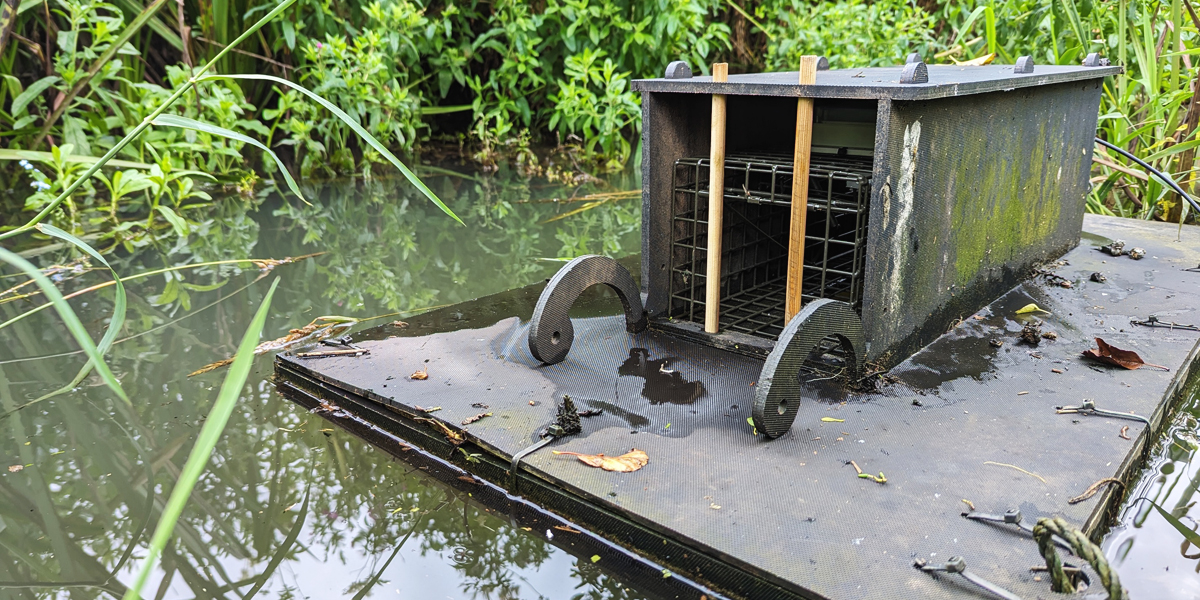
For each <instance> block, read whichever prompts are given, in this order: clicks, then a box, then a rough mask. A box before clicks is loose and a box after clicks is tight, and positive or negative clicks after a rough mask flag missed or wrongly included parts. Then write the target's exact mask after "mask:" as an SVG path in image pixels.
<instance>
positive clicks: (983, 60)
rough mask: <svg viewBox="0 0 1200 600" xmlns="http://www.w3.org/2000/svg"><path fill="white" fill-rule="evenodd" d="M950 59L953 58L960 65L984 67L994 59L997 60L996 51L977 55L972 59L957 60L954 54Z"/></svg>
mask: <svg viewBox="0 0 1200 600" xmlns="http://www.w3.org/2000/svg"><path fill="white" fill-rule="evenodd" d="M950 60H953V61H954V64H956V65H958V66H960V67H982V66H983V65H988V64H991V63H992V61H993V60H996V53H995V52H993V53H991V54H985V55H983V56H977V57H975V58H972V59H971V60H961V61H960V60H957V59H955V58H954V57H953V56H951V57H950Z"/></svg>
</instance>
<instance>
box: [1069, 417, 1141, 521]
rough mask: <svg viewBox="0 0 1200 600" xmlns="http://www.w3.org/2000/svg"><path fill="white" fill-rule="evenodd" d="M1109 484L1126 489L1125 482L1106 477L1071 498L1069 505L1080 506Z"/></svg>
mask: <svg viewBox="0 0 1200 600" xmlns="http://www.w3.org/2000/svg"><path fill="white" fill-rule="evenodd" d="M1127 429H1128V428H1127ZM1109 483H1115V484H1118V485H1120V486H1121V487H1122V488H1124V487H1125V482H1124V481H1121V480H1120V479H1117V478H1116V477H1105V478H1104V479H1101V480H1100V481H1097V482H1096V483H1093V484H1092V487H1089V488H1088V489H1087V491H1086V492H1084V493H1082V494H1080V495H1078V496H1075V497H1074V498H1071V499H1070V500H1067V504H1079V503H1080V502H1083V501H1084V500H1087V499H1088V498H1091V497H1092V496H1095V495H1096V492H1098V491H1100V488H1102V487H1104V486H1105V484H1109Z"/></svg>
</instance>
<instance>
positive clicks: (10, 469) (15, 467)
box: [8, 465, 25, 473]
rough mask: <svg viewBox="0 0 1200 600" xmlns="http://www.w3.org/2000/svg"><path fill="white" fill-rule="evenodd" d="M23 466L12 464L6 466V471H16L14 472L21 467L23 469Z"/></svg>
mask: <svg viewBox="0 0 1200 600" xmlns="http://www.w3.org/2000/svg"><path fill="white" fill-rule="evenodd" d="M24 468H25V465H12V466H10V467H9V468H8V472H9V473H16V472H18V471H20V470H21V469H24Z"/></svg>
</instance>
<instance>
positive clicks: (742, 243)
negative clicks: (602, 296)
mask: <svg viewBox="0 0 1200 600" xmlns="http://www.w3.org/2000/svg"><path fill="white" fill-rule="evenodd" d="M927 69H928V81H927V82H925V83H901V82H900V81H901V76H902V73H903V71H904V67H882V68H864V69H840V70H829V71H819V72H818V73H817V79H816V84H815V85H798V84H796V83H795V82H796V81H798V74H797V73H796V72H784V73H760V74H746V75H731V76H729V81H728V82H724V83H715V82H713V81H712V80H711V78H710V77H690V78H684V79H644V80H637V81H635V82H634V84H633V89H635V90H637V91H640V92H642V118H643V129H642V143H643V150H642V153H643V154H642V155H643V160H642V175H643V184H642V185H643V193H642V197H643V225H642V236H643V238H642V247H643V254H642V277H641V285H642V290H641V291H642V293H643V296H644V300H645V308H646V311H647V313H648V316H649V318H650V320H651V326H652V327H656V328H661V329H670V330H671V331H672V332H673V333H675V334H678V335H682V336H684V337H685V338H688V339H693V340H696V341H700V342H703V343H708V344H712V345H715V346H718V347H723V348H726V349H731V350H735V351H739V352H743V353H747V354H751V355H759V356H763V355H766V354H767V353H768V352H770V350H771V348H772V347H773V346H774V343H775V339H776V337H777V336H778V334H779V332H780V331H781V330H782V328H783V326H784V325H785V322H784V295H783V294H784V283H785V279H786V261H787V252H786V248H787V244H788V237H787V236H788V223H789V221H788V216H789V210H790V209H789V207H790V204H791V196H790V190H791V178H792V153H793V146H794V143H795V137H794V136H795V133H794V132H795V125H796V99H797V98H799V97H808V98H813V99H814V122H813V145H812V166H811V168H810V172H809V202H808V215H809V216H808V219H807V228H806V232H805V255H804V256H805V259H804V267H803V269H804V270H803V273H804V276H803V284H802V295H803V299H804V302H805V303H808V302H809V301H811V300H813V299H816V298H832V299H836V300H841V301H845V302H848V303H850V304H851V305H853V306H854V307H855V309H856V310H857V311H859V313H860V314H861V316H862V321H863V329H864V334H865V339H866V340H867V352H866V353H867V356H866V358H867V360H870V361H873V362H876V363H879V364H881V365H882V366H891V365H893V364H896V363H897V362H899V361H900V360H903V359H904V358H906V357H907V356H909V355H911V354H912V353H913V352H915V351H916V350H917V349H918V348H920V347H922V346H924V345H925V344H927V343H929V342H931V341H932V340H933V339H935V338H936V337H937V336H938V335H940V334H941V333H943V332H945V331H946V329H947V328H948V327H949V326H950V325H951V324H952V323H953V322H955V321H956V320H957V319H959V318H960V317H962V316H963V315H967V314H971V313H973V312H975V311H976V310H978V309H979V308H981V307H983V306H984V305H986V304H987V303H988V302H990V301H991V300H993V299H995V298H996V297H998V296H999V295H1000V294H1002V293H1004V292H1005V291H1007V290H1008V289H1010V288H1012V286H1013V285H1015V284H1016V283H1017V282H1018V281H1019V280H1020V279H1021V278H1022V277H1023V276H1024V275H1027V274H1028V273H1029V271H1030V269H1031V268H1032V267H1033V265H1035V264H1037V263H1039V262H1042V261H1046V260H1051V259H1055V258H1058V257H1059V256H1061V255H1063V254H1064V253H1065V252H1067V251H1068V250H1069V249H1071V248H1072V247H1074V246H1075V245H1077V244H1078V242H1079V236H1080V230H1081V227H1082V222H1083V213H1084V206H1085V201H1086V194H1087V191H1088V173H1089V169H1090V165H1091V156H1092V145H1093V138H1094V136H1095V131H1096V119H1097V110H1098V107H1099V102H1100V94H1101V89H1102V82H1103V78H1104V77H1105V76H1108V75H1112V74H1115V73H1118V72H1120V68H1119V67H1106V66H1098V67H1076V66H1036V67H1034V68H1033V70H1032V72H1031V73H1014V67H1013V66H1011V65H987V66H938V65H932V66H928V67H927ZM713 94H724V95H725V96H726V97H727V109H726V110H727V117H726V118H727V126H726V131H727V133H726V136H727V138H726V151H725V155H726V159H725V161H726V164H725V185H724V199H725V200H724V226H723V236H722V237H723V242H722V268H721V277H722V281H721V304H722V305H721V311H720V317H721V325H720V331H719V333H716V334H706V333H704V332H703V321H704V300H705V295H704V288H705V271H706V268H707V259H706V252H707V223H708V215H707V210H708V208H707V199H708V172H709V161H708V158H707V157H708V155H709V145H710V120H711V111H712V102H711V97H712V95H713Z"/></svg>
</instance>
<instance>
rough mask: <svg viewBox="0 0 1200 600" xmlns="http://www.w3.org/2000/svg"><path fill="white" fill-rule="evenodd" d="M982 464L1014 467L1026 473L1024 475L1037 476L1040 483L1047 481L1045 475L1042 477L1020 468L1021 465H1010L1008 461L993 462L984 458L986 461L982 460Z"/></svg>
mask: <svg viewBox="0 0 1200 600" xmlns="http://www.w3.org/2000/svg"><path fill="white" fill-rule="evenodd" d="M983 464H985V465H996V466H997V467H1008V468H1010V469H1016V470H1018V471H1020V472H1022V473H1024V474H1026V475H1029V476H1032V477H1037V478H1038V479H1039V480H1040V481H1041V482H1042V483H1047V481H1046V478H1045V477H1042V476H1041V475H1038V474H1037V473H1030V472H1029V471H1026V470H1025V469H1022V468H1021V467H1018V466H1017V465H1010V464H1008V463H1000V462H993V461H990V460H986V461H984V462H983Z"/></svg>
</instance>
